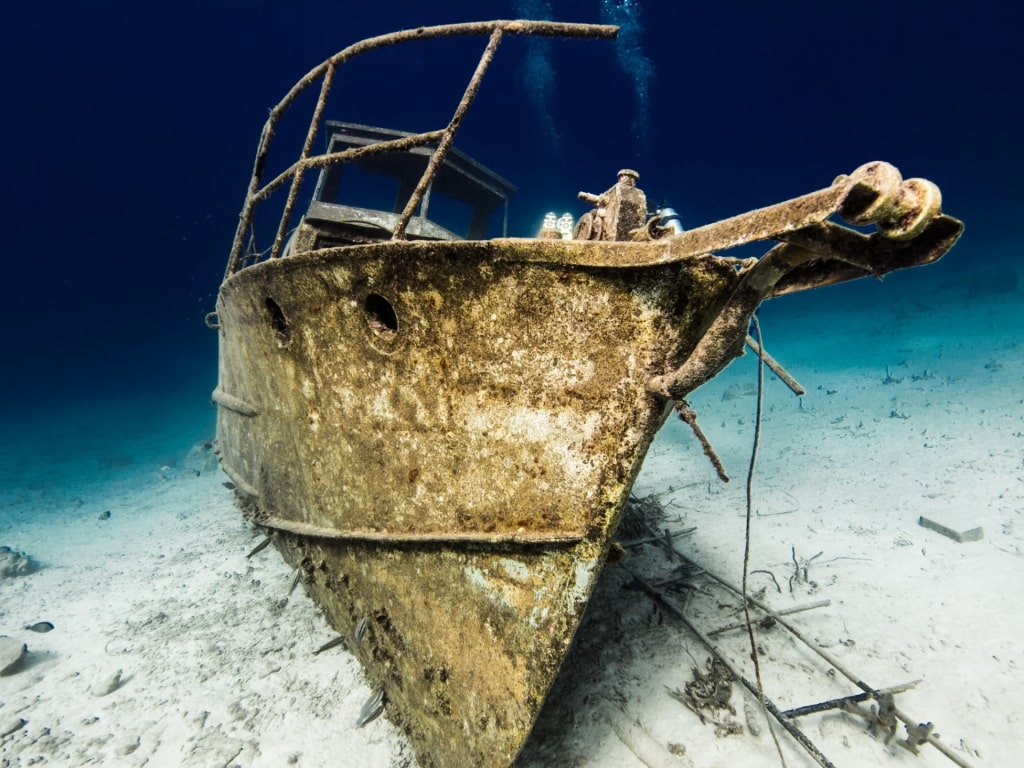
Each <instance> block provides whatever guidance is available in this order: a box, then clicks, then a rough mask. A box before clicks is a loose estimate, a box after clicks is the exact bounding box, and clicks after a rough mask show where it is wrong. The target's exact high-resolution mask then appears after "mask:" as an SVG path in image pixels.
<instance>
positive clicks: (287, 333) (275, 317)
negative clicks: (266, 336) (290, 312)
mask: <svg viewBox="0 0 1024 768" xmlns="http://www.w3.org/2000/svg"><path fill="white" fill-rule="evenodd" d="M264 303H265V305H266V307H267V313H268V314H269V315H270V327H271V328H272V329H273V330H274V337H275V338H276V339H277V346H279V347H281V348H282V349H283V348H284V347H287V346H288V342H290V341H291V340H292V327H291V326H290V325H289V324H288V319H287V318H286V317H285V316H284V311H283V310H282V309H281V306H280V305H279V304H278V303H277V302H276V301H274V300H273V299H272V298H270V297H269V296H268V297H267V298H266V301H265V302H264Z"/></svg>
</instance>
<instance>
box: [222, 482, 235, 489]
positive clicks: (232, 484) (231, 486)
mask: <svg viewBox="0 0 1024 768" xmlns="http://www.w3.org/2000/svg"><path fill="white" fill-rule="evenodd" d="M221 485H223V486H224V487H225V488H227V489H228V490H229V491H233V490H235V487H236V486H235V484H234V483H221Z"/></svg>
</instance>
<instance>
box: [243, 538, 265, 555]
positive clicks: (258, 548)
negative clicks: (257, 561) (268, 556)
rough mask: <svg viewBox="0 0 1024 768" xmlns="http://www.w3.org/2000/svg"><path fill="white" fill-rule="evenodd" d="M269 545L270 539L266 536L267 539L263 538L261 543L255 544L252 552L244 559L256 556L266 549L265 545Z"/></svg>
mask: <svg viewBox="0 0 1024 768" xmlns="http://www.w3.org/2000/svg"><path fill="white" fill-rule="evenodd" d="M269 543H270V537H269V536H267V538H265V539H264V540H263V541H261V542H260V543H259V544H257V545H256V546H255V547H254V548H253V550H252V552H250V553H249V554H248V555H246V558H250V557H252V556H253V555H255V554H257V553H258V552H262V551H263V550H264V549H266V548H267V544H269Z"/></svg>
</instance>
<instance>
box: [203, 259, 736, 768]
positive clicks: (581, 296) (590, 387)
mask: <svg viewBox="0 0 1024 768" xmlns="http://www.w3.org/2000/svg"><path fill="white" fill-rule="evenodd" d="M737 283H738V278H737V273H736V270H735V268H734V266H732V265H731V264H729V263H728V262H727V261H726V260H722V259H718V258H715V257H711V256H707V257H687V258H675V257H673V255H672V254H671V251H670V249H668V248H666V246H665V245H664V244H661V243H650V242H649V243H624V242H578V241H544V240H492V241H486V242H458V243H427V242H392V243H384V244H377V245H371V246H354V247H348V248H343V249H327V250H320V251H312V252H307V253H300V254H295V255H292V256H289V257H288V258H286V259H279V260H272V261H267V262H263V263H261V264H257V265H255V266H252V267H249V268H247V269H245V270H242V271H241V272H239V273H237V274H235V275H233V276H231V277H229V278H228V279H227V280H226V281H225V283H224V285H223V286H222V289H221V293H220V297H219V301H218V306H217V316H218V319H219V326H220V331H219V332H220V340H221V345H220V349H221V357H220V384H219V387H218V389H217V391H216V392H215V399H216V400H217V401H218V403H219V404H220V406H221V407H220V409H219V415H218V448H219V451H220V457H221V461H222V465H223V467H224V469H225V471H226V472H227V473H228V475H229V476H230V477H231V478H232V479H233V480H234V481H235V483H236V485H237V488H238V491H239V495H240V498H241V499H242V507H243V510H244V511H245V512H246V514H247V515H248V516H250V517H251V518H252V519H253V520H254V521H255V522H257V523H259V524H261V525H263V526H266V527H267V528H268V529H269V530H271V531H276V535H275V540H276V543H277V546H278V548H279V549H280V550H281V551H282V553H283V554H284V556H285V558H286V559H287V560H288V561H289V562H291V563H292V564H293V565H295V566H297V567H299V568H300V569H301V570H302V572H303V574H304V583H305V584H306V586H307V589H308V591H309V592H310V594H311V595H312V596H313V598H314V600H316V602H317V603H318V604H319V605H320V606H321V607H322V609H323V610H324V612H325V614H326V615H327V616H328V618H329V620H330V621H331V623H332V624H333V625H334V626H335V627H336V628H337V629H338V630H339V631H340V632H341V633H343V634H346V635H349V636H351V635H352V633H353V632H354V630H355V628H356V626H357V625H358V624H359V622H360V621H361V620H362V619H366V620H367V631H366V633H365V636H364V638H363V639H362V640H361V641H360V642H353V643H351V646H352V649H353V652H354V653H355V654H356V655H357V656H358V657H359V658H360V661H361V662H362V663H363V666H364V668H365V669H366V672H367V675H368V677H369V678H370V679H371V681H372V683H373V684H374V685H375V686H380V687H383V689H384V691H385V698H386V702H387V710H386V712H387V715H388V716H389V717H390V718H391V719H392V720H393V721H395V722H396V723H397V724H399V725H400V726H401V727H402V728H403V729H404V730H405V731H406V732H407V733H408V734H409V736H410V740H411V741H412V743H413V744H414V746H415V748H416V753H417V757H418V759H419V761H420V762H421V764H423V765H424V766H441V767H445V768H447V767H448V766H451V767H452V768H454V767H456V766H459V767H461V766H467V765H473V766H482V767H488V766H495V767H497V766H507V765H509V764H510V763H511V762H512V761H513V760H514V758H515V756H516V754H517V753H518V752H519V749H520V747H521V746H522V744H523V742H524V740H525V738H526V736H527V734H528V733H529V731H530V728H531V727H532V724H533V722H534V720H535V718H536V716H537V713H538V712H539V710H540V707H541V704H542V702H543V700H544V697H545V695H546V693H547V691H548V689H549V687H550V685H551V683H552V682H553V680H554V678H555V675H556V673H557V672H558V669H559V667H560V666H561V663H562V660H563V658H564V656H565V653H566V651H567V650H568V647H569V645H570V643H571V641H572V637H573V635H574V633H575V631H576V628H577V626H578V624H579V621H580V618H581V616H582V613H583V610H584V608H585V606H586V602H587V599H588V597H589V595H590V592H591V590H592V588H593V586H594V582H595V579H596V577H597V575H598V573H599V571H600V567H601V565H602V564H603V562H604V560H605V557H606V555H607V551H608V547H609V545H610V540H611V534H612V533H613V532H614V530H615V528H616V526H617V524H618V521H619V517H620V515H621V512H622V509H623V506H624V504H625V501H626V498H627V497H628V494H629V491H630V488H631V486H632V484H633V481H634V479H635V477H636V474H637V472H638V471H639V468H640V465H641V463H642V460H643V457H644V455H645V453H646V451H647V449H648V447H649V445H650V442H651V440H652V439H653V437H654V434H655V432H656V431H657V429H658V427H659V426H660V424H661V423H662V421H663V419H664V417H665V414H666V410H667V406H668V404H669V403H670V400H669V399H668V398H666V397H665V396H663V395H660V394H654V393H652V391H651V390H650V388H649V383H650V381H651V380H652V378H654V377H656V376H658V375H660V374H663V373H665V372H666V371H670V370H673V369H675V368H676V367H678V366H679V365H680V364H681V362H682V361H684V360H685V359H686V358H687V357H688V356H689V355H690V353H691V352H692V351H693V350H694V349H695V347H696V346H697V344H698V343H699V341H700V340H701V338H702V337H703V335H704V334H705V331H706V330H707V328H708V326H709V325H710V324H711V323H712V321H713V320H714V319H715V318H716V317H717V316H718V315H719V314H720V312H721V311H722V309H723V307H724V306H725V305H726V303H727V301H728V299H729V297H730V295H731V294H732V293H733V291H734V290H735V288H736V285H737Z"/></svg>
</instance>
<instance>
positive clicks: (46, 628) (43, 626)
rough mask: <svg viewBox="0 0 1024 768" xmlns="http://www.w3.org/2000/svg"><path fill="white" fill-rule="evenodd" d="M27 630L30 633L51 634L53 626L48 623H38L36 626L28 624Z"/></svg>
mask: <svg viewBox="0 0 1024 768" xmlns="http://www.w3.org/2000/svg"><path fill="white" fill-rule="evenodd" d="M25 629H27V630H28V631H29V632H50V631H52V630H53V624H51V623H50V622H48V621H37V622H36V623H35V624H26V625H25Z"/></svg>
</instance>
